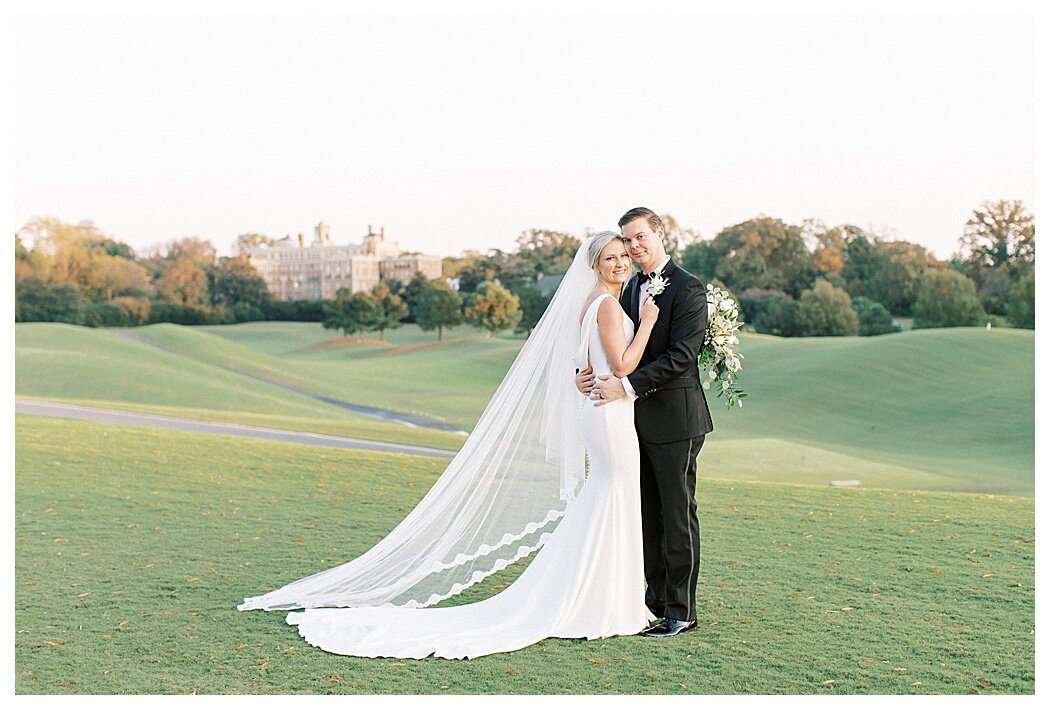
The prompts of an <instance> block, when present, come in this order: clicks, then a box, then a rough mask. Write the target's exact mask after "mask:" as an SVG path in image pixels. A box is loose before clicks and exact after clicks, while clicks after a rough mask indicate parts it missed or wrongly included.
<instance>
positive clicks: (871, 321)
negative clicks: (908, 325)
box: [852, 296, 900, 335]
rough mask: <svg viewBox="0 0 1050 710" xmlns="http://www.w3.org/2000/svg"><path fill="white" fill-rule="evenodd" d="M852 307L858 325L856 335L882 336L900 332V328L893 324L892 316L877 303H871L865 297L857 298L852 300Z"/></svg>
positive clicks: (884, 307)
mask: <svg viewBox="0 0 1050 710" xmlns="http://www.w3.org/2000/svg"><path fill="white" fill-rule="evenodd" d="M852 305H853V312H854V313H856V314H857V322H858V323H859V328H858V330H857V334H858V335H882V334H883V333H895V332H897V331H898V330H900V326H898V325H896V324H895V323H894V322H893V316H892V315H890V312H889V311H888V310H886V306H884V305H882V304H881V303H879V302H878V301H873V300H871V299H870V298H867V297H865V296H857V297H855V298H854V299H853V304H852Z"/></svg>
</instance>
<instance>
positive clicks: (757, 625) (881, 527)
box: [15, 348, 1035, 694]
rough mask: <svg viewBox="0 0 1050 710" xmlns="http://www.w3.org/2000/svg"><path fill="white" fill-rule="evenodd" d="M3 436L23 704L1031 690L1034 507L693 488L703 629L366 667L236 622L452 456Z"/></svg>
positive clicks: (886, 494) (42, 425) (827, 491)
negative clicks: (135, 698) (10, 474)
mask: <svg viewBox="0 0 1050 710" xmlns="http://www.w3.org/2000/svg"><path fill="white" fill-rule="evenodd" d="M757 350H758V349H757V348H756V359H758V358H759V357H760V356H759V355H758V353H757ZM16 424H17V432H16V443H17V451H16V521H15V523H16V527H15V542H16V591H15V625H16V636H15V653H16V658H15V674H16V690H17V691H18V692H19V693H191V692H197V693H267V694H278V693H293V694H295V693H424V694H429V693H448V694H464V693H507V694H517V693H586V694H592V693H593V694H601V693H620V694H629V693H638V694H648V693H670V694H675V693H680V694H690V693H774V694H778V693H827V694H831V693H872V694H874V693H960V694H970V693H1031V692H1033V689H1034V640H1035V639H1034V591H1033V582H1034V517H1033V513H1034V501H1033V500H1032V499H1030V498H1012V497H1003V496H991V495H981V494H963V493H942V492H908V491H891V490H880V489H864V490H852V489H851V490H842V489H836V488H830V487H827V486H819V487H818V486H804V485H797V484H783V483H741V482H729V481H717V480H713V479H703V480H702V481H701V483H700V486H699V493H698V500H699V504H700V519H701V525H702V529H703V553H702V557H703V571H702V574H701V581H700V588H699V591H698V600H699V605H698V606H699V622H700V628H699V631H697V632H695V633H690V634H686V635H682V636H679V637H675V638H672V639H666V640H655V639H645V638H641V637H623V638H614V639H608V640H604V641H593V642H585V641H574V640H547V641H544V642H542V643H540V644H537V645H535V646H532V647H529V648H526V649H523V650H521V651H518V652H515V653H511V654H499V655H494V656H488V657H484V658H480V659H476V660H473V661H446V660H440V659H425V660H422V661H411V660H409V661H395V660H391V659H358V658H347V657H342V656H335V655H331V654H327V653H325V652H323V651H320V650H318V649H316V648H313V647H311V646H309V645H308V644H306V642H305V641H303V640H302V639H301V638H299V636H298V634H297V633H296V630H295V629H294V627H291V626H288V625H286V624H285V623H284V620H283V614H281V613H267V612H238V611H236V609H235V606H236V604H237V603H239V602H240V601H241V600H242V598H243V597H244V596H247V595H255V594H258V593H261V592H264V591H266V590H268V589H270V588H272V587H274V586H277V585H280V584H283V583H285V582H287V581H290V580H293V579H296V578H298V577H301V576H305V575H306V574H309V573H312V572H316V571H319V570H322V569H326V568H328V567H330V566H332V565H335V564H337V563H339V562H342V561H345V560H347V559H351V558H353V557H355V556H357V555H359V554H361V553H362V552H364V551H365V550H367V549H368V548H369V547H370V546H371V545H372V544H374V542H375V541H376V540H378V539H379V538H380V537H382V536H383V535H384V534H385V533H386V532H387V531H388V530H389V529H390V528H392V527H393V526H394V525H395V524H396V523H397V522H398V521H399V520H400V519H401V518H402V517H403V516H404V515H405V514H406V513H407V512H408V511H409V510H410V509H411V507H412V506H413V505H414V504H415V503H416V502H417V501H418V500H419V498H420V497H422V495H423V494H424V493H425V492H426V490H427V489H428V488H429V486H430V485H431V484H432V483H433V481H434V480H435V478H436V477H437V475H439V473H440V472H441V470H442V468H443V466H444V465H445V462H442V461H437V460H429V459H422V458H415V457H409V456H402V455H393V454H373V453H360V452H352V451H346V450H334V449H325V448H320V447H302V446H295V445H290V444H281V443H272V442H264V441H257V440H250V441H249V440H244V439H237V438H232V437H220V436H213V435H205V434H190V433H183V432H172V431H161V430H150V429H142V428H136V427H118V426H112V425H101V424H93V423H86V422H75V421H67V420H58V419H51V418H46V417H28V416H20V417H17V418H16ZM707 453H708V451H707V450H706V449H705V452H704V453H702V454H701V461H702V462H703V461H704V458H703V457H704V456H706V455H707ZM827 473H828V474H831V475H833V476H834V477H840V476H839V475H836V474H837V473H839V472H834V471H828V472H827ZM843 477H844V476H843ZM519 569H520V567H519V568H518V569H508V570H506V571H505V572H504V573H501V574H500V575H498V576H494V577H492V578H490V579H488V580H486V581H485V582H484V583H482V584H479V585H476V586H475V587H473V588H471V589H470V590H468V591H467V592H465V593H464V594H463V595H461V597H462V598H461V599H458V600H456V601H457V602H464V601H470V600H475V599H478V598H482V597H483V596H485V595H488V594H491V593H493V591H494V589H493V588H494V587H499V586H500V585H503V584H506V583H507V582H508V581H510V580H511V579H512V578H513V576H514V575H515V574H517V573H518V571H519Z"/></svg>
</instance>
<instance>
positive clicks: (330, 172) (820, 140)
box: [14, 16, 1036, 258]
mask: <svg viewBox="0 0 1050 710" xmlns="http://www.w3.org/2000/svg"><path fill="white" fill-rule="evenodd" d="M1034 33H1035V29H1034V22H1033V21H1032V20H1031V19H1026V18H1016V17H1015V18H1004V17H989V16H970V17H881V18H880V17H830V16H825V17H760V16H751V17H713V16H709V17H697V16H694V17H651V18H647V17H637V16H635V17H601V16H591V17H549V18H544V17H529V16H525V17H492V16H489V17H421V16H401V17H390V18H383V17H320V18H318V17H216V16H212V17H200V18H193V17H179V18H175V17H116V16H111V17H92V18H73V17H46V18H18V19H16V25H15V34H16V41H15V48H14V49H15V56H16V65H15V82H14V89H15V97H14V98H15V107H16V118H15V129H16V134H15V135H16V138H15V151H14V156H15V166H14V173H15V189H16V200H15V217H16V221H17V223H18V224H23V223H24V222H26V221H28V220H29V219H31V218H33V217H36V216H53V217H56V218H58V219H61V220H64V221H68V222H76V221H80V220H91V221H94V222H95V223H96V224H97V225H98V226H99V227H100V228H101V229H102V230H103V231H104V232H106V233H107V234H109V235H111V236H113V237H115V238H117V239H121V240H123V241H126V242H128V243H130V244H132V245H133V246H135V247H137V248H142V247H146V246H148V245H150V244H154V243H157V242H162V241H166V240H168V239H172V238H175V237H180V236H187V235H194V236H199V237H203V238H207V239H210V240H212V241H213V242H214V243H215V244H216V246H217V247H218V248H219V250H220V253H228V249H229V245H230V243H231V242H232V241H233V239H234V238H235V237H236V236H237V235H238V234H240V233H243V232H262V233H264V234H268V235H270V236H274V237H281V236H284V235H285V234H287V233H291V234H293V235H294V234H296V233H298V232H304V233H306V234H307V235H308V236H312V229H313V225H314V224H316V223H317V222H318V221H320V220H324V221H326V222H327V223H328V224H329V225H330V226H331V230H332V236H333V239H334V240H335V241H336V242H338V243H345V242H350V241H357V240H358V239H359V238H360V237H361V236H362V235H363V234H364V233H365V231H366V229H367V226H368V224H372V225H373V226H374V227H379V226H385V227H386V232H387V235H388V237H389V238H391V239H394V240H397V241H399V242H400V244H401V247H402V248H403V249H409V250H418V251H423V252H426V253H433V254H440V255H443V256H445V255H451V254H457V253H459V252H460V251H462V250H464V249H468V248H473V249H478V250H480V251H487V250H489V249H492V248H502V249H505V250H509V249H513V248H514V242H515V239H516V238H517V236H518V234H519V233H520V232H521V231H523V230H525V229H527V228H530V227H546V228H551V229H562V230H566V231H570V232H574V233H577V234H582V233H583V231H584V230H585V228H587V227H591V228H594V229H601V228H614V229H615V228H616V221H617V219H618V217H619V216H620V214H622V213H623V212H624V211H625V210H627V209H628V208H631V207H635V206H637V205H645V206H648V207H651V208H653V209H655V210H656V211H658V212H661V213H670V214H672V215H674V216H675V217H676V218H677V220H678V221H679V223H681V224H682V225H683V226H686V227H692V228H694V229H697V230H699V232H700V233H701V235H702V236H703V237H705V238H711V237H713V236H714V235H715V234H716V233H717V232H718V231H719V230H720V229H721V228H723V227H725V226H728V225H731V224H735V223H737V222H740V221H743V220H746V219H749V218H751V217H754V216H756V215H758V214H767V215H770V216H775V217H780V218H782V219H784V220H786V221H789V222H794V223H798V222H800V221H801V220H803V219H805V218H808V217H813V218H818V219H821V220H823V221H824V222H826V223H828V224H839V223H843V222H850V223H853V224H857V225H859V226H862V227H873V228H875V229H876V230H877V231H880V232H882V233H885V234H888V235H889V236H891V237H895V238H900V239H907V240H910V241H914V242H918V243H920V244H923V245H924V246H926V247H927V248H929V249H931V250H932V251H933V252H934V253H935V254H936V255H937V256H939V257H941V258H947V257H948V256H950V254H951V253H952V252H953V251H954V250H955V249H956V248H957V245H958V239H959V236H960V234H961V232H962V228H963V225H964V223H965V222H966V219H967V218H968V216H969V214H970V212H971V210H973V209H974V208H976V207H977V206H978V205H979V204H980V203H981V202H982V201H983V200H987V199H999V198H1004V199H1020V200H1023V201H1024V202H1025V203H1026V204H1027V205H1028V206H1029V208H1030V209H1033V210H1034V207H1035V204H1034V183H1035V154H1034V151H1035V125H1036V121H1035V99H1034V95H1033V94H1034V85H1035V82H1036V72H1035V65H1034V64H1035V34H1034Z"/></svg>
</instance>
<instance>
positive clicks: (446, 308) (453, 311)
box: [415, 279, 463, 340]
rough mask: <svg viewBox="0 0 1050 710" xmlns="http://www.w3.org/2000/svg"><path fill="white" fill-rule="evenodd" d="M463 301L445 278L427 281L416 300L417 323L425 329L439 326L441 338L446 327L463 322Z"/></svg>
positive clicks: (439, 336)
mask: <svg viewBox="0 0 1050 710" xmlns="http://www.w3.org/2000/svg"><path fill="white" fill-rule="evenodd" d="M462 305H463V301H462V299H461V298H460V297H459V294H458V293H456V291H455V290H454V289H453V288H452V287H451V286H449V284H448V281H446V280H445V279H434V280H433V281H430V282H427V285H426V288H425V289H423V290H421V291H420V292H419V296H418V300H417V301H416V308H415V310H416V323H418V324H419V327H420V328H422V329H423V330H427V331H430V330H434V328H437V331H438V340H441V335H442V331H443V329H444V328H452V327H455V326H457V325H459V324H460V323H462V322H463V312H462V310H460V309H461V308H462Z"/></svg>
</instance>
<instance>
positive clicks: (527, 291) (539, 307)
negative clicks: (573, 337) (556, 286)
mask: <svg viewBox="0 0 1050 710" xmlns="http://www.w3.org/2000/svg"><path fill="white" fill-rule="evenodd" d="M517 296H518V300H519V302H520V304H521V321H520V322H519V323H518V325H517V327H516V328H515V329H514V332H516V333H524V334H525V335H526V337H527V336H529V335H530V334H531V333H532V329H533V328H535V327H536V324H537V323H539V321H540V318H541V317H542V316H543V312H544V311H546V310H547V306H549V305H550V302H551V299H552V298H554V293H546V294H544V293H541V292H540V290H539V289H538V288H536V286H535V285H532V284H529V285H528V286H525V287H524V288H523V289H521V290H520V291H518V293H517Z"/></svg>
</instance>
